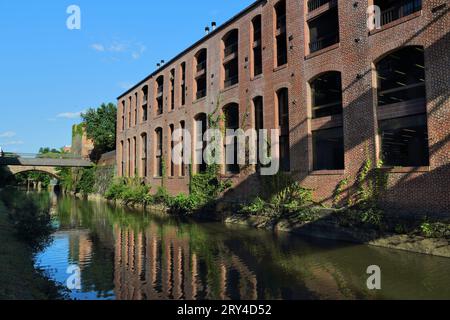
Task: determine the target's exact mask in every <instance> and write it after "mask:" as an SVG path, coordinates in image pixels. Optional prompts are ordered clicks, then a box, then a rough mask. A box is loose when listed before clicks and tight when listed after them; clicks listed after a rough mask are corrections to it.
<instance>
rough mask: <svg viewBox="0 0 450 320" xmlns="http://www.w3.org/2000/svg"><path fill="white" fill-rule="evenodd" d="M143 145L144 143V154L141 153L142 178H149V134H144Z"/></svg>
mask: <svg viewBox="0 0 450 320" xmlns="http://www.w3.org/2000/svg"><path fill="white" fill-rule="evenodd" d="M141 143H142V151H141V152H142V153H141V166H142V171H141V172H142V176H143V177H147V175H148V172H147V158H148V152H147V134H146V133H144V134H142V136H141Z"/></svg>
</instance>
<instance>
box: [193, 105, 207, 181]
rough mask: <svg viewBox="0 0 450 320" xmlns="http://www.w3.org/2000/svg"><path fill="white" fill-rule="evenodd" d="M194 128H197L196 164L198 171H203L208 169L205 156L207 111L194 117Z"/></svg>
mask: <svg viewBox="0 0 450 320" xmlns="http://www.w3.org/2000/svg"><path fill="white" fill-rule="evenodd" d="M194 122H195V123H194V128H195V142H194V143H195V151H194V152H195V155H194V159H195V165H196V172H197V173H201V172H205V170H206V162H205V159H204V157H203V154H204V151H205V148H206V142H205V141H204V139H203V138H204V135H205V132H206V130H207V127H208V125H207V117H206V114H205V113H200V114H198V115H197V116H196V117H195V118H194Z"/></svg>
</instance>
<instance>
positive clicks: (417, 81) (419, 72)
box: [377, 47, 425, 106]
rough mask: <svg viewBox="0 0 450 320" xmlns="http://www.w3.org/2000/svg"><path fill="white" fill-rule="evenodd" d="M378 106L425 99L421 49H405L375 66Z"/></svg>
mask: <svg viewBox="0 0 450 320" xmlns="http://www.w3.org/2000/svg"><path fill="white" fill-rule="evenodd" d="M377 75H378V105H379V106H383V105H388V104H393V103H399V102H404V101H408V100H414V99H425V62H424V55H423V48H421V47H406V48H404V49H401V50H399V51H396V52H394V53H392V54H390V55H389V56H387V57H385V58H384V59H383V60H381V61H380V62H379V63H378V64H377Z"/></svg>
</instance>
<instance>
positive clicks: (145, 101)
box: [141, 86, 148, 122]
mask: <svg viewBox="0 0 450 320" xmlns="http://www.w3.org/2000/svg"><path fill="white" fill-rule="evenodd" d="M147 119H148V86H145V87H143V88H142V117H141V121H142V122H145V121H147Z"/></svg>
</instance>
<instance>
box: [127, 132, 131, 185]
mask: <svg viewBox="0 0 450 320" xmlns="http://www.w3.org/2000/svg"><path fill="white" fill-rule="evenodd" d="M127 148H128V152H127V163H128V168H127V177H130V176H131V140H130V139H128V140H127Z"/></svg>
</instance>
